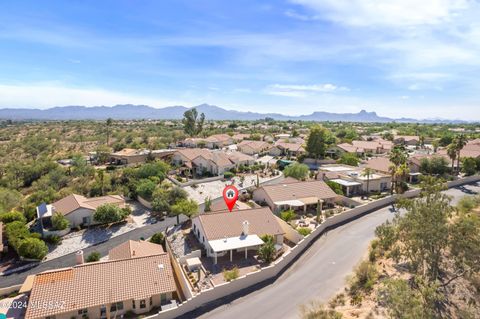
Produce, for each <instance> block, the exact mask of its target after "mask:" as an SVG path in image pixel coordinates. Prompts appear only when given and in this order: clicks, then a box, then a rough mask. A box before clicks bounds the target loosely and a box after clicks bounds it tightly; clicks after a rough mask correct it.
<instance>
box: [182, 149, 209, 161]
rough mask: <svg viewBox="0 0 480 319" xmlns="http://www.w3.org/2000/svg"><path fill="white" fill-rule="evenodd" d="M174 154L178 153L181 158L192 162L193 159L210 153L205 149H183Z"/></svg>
mask: <svg viewBox="0 0 480 319" xmlns="http://www.w3.org/2000/svg"><path fill="white" fill-rule="evenodd" d="M176 153H179V154H181V155H182V156H183V157H185V158H187V159H188V160H190V161H192V160H193V159H194V158H195V157H198V156H200V155H205V154H208V153H210V151H209V150H208V149H205V148H185V149H181V150H177V151H176Z"/></svg>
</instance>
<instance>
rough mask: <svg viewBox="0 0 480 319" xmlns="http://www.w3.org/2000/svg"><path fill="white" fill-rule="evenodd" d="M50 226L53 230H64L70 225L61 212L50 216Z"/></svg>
mask: <svg viewBox="0 0 480 319" xmlns="http://www.w3.org/2000/svg"><path fill="white" fill-rule="evenodd" d="M52 226H53V229H55V230H64V229H67V228H68V226H70V222H69V221H68V219H66V218H65V216H63V214H61V213H54V214H53V216H52Z"/></svg>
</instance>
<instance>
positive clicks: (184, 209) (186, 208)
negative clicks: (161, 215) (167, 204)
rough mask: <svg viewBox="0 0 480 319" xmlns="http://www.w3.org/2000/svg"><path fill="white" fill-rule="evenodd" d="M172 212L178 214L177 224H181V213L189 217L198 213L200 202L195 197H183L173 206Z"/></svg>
mask: <svg viewBox="0 0 480 319" xmlns="http://www.w3.org/2000/svg"><path fill="white" fill-rule="evenodd" d="M171 210H172V214H173V215H175V216H177V224H180V214H184V215H185V216H187V217H188V218H192V217H193V215H195V214H196V213H198V204H197V202H196V201H194V200H193V199H182V200H180V201H178V202H177V203H176V204H175V205H172V207H171Z"/></svg>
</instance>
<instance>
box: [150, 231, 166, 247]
mask: <svg viewBox="0 0 480 319" xmlns="http://www.w3.org/2000/svg"><path fill="white" fill-rule="evenodd" d="M150 242H151V243H154V244H158V245H162V246H163V245H165V236H164V235H163V233H155V234H153V236H152V238H150Z"/></svg>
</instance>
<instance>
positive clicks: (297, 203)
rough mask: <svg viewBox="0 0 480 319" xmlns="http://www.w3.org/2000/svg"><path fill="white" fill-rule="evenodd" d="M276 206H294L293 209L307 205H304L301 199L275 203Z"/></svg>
mask: <svg viewBox="0 0 480 319" xmlns="http://www.w3.org/2000/svg"><path fill="white" fill-rule="evenodd" d="M274 204H275V205H277V206H282V205H288V206H293V207H301V206H303V205H305V203H303V202H302V201H301V200H299V199H292V200H282V201H278V202H274Z"/></svg>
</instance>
